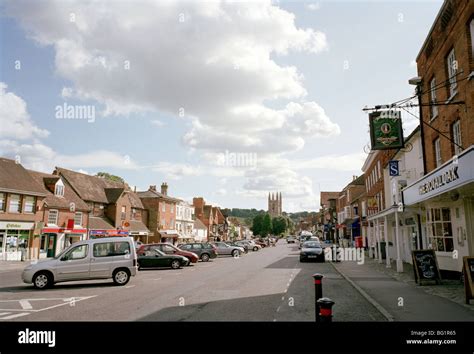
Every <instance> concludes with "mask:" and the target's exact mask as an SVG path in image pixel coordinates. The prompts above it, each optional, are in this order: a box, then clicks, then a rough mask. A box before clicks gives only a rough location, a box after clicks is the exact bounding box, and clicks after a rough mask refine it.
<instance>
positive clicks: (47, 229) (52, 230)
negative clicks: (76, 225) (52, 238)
mask: <svg viewBox="0 0 474 354" xmlns="http://www.w3.org/2000/svg"><path fill="white" fill-rule="evenodd" d="M41 232H42V233H44V234H47V233H55V234H62V233H65V234H86V233H87V229H67V228H63V227H44V228H43V229H42V230H41Z"/></svg>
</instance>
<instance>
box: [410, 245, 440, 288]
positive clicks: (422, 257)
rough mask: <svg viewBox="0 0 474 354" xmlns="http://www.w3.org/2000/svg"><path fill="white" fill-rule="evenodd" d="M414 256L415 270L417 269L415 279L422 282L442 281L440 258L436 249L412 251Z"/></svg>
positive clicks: (437, 282)
mask: <svg viewBox="0 0 474 354" xmlns="http://www.w3.org/2000/svg"><path fill="white" fill-rule="evenodd" d="M411 255H412V258H413V270H414V271H415V281H416V282H417V283H419V284H420V285H423V284H422V281H435V282H436V284H439V283H440V282H441V274H440V272H439V266H438V260H437V259H436V253H435V251H434V250H417V251H412V252H411Z"/></svg>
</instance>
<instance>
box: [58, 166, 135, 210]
mask: <svg viewBox="0 0 474 354" xmlns="http://www.w3.org/2000/svg"><path fill="white" fill-rule="evenodd" d="M55 172H56V173H58V174H60V175H61V176H63V177H64V178H65V179H66V180H67V181H68V182H69V184H71V186H72V187H73V188H74V190H75V191H76V192H77V194H78V195H79V197H81V198H82V199H83V200H85V201H93V202H96V203H105V204H107V203H109V200H108V198H107V194H106V192H105V189H107V188H113V189H115V188H122V189H125V188H127V186H126V185H125V184H124V183H121V182H115V181H110V180H108V179H105V178H100V177H97V176H90V175H87V174H84V173H79V172H75V171H71V170H67V169H64V168H60V167H56V171H55Z"/></svg>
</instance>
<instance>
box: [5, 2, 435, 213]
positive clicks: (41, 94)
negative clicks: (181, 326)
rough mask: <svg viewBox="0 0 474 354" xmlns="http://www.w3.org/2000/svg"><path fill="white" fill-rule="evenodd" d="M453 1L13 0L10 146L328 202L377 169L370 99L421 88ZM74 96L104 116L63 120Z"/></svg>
mask: <svg viewBox="0 0 474 354" xmlns="http://www.w3.org/2000/svg"><path fill="white" fill-rule="evenodd" d="M441 3H442V2H441V1H396V2H395V1H393V2H389V1H313V2H303V1H280V2H275V1H274V2H259V3H258V4H257V5H256V4H255V3H251V2H248V3H247V2H235V3H227V4H219V3H217V2H204V1H202V2H198V3H195V2H194V3H192V2H179V3H175V4H174V5H168V4H165V3H164V2H160V1H158V2H157V4H156V5H155V4H152V3H151V2H139V3H138V4H139V5H137V3H136V2H126V1H121V2H113V1H110V2H107V5H106V6H102V5H100V2H99V3H96V4H95V5H94V6H92V5H90V4H89V2H87V1H77V2H75V1H70V2H62V3H60V2H56V1H44V0H40V1H37V2H22V1H15V2H8V1H7V2H5V3H4V6H3V8H2V14H3V15H2V17H1V18H0V21H1V25H0V26H1V27H0V30H1V43H2V44H1V62H0V65H1V67H0V70H1V71H0V82H1V83H2V96H1V100H2V101H1V103H2V112H1V113H0V114H1V117H0V120H1V121H2V122H1V123H2V124H1V127H0V155H2V156H7V157H14V156H20V158H21V161H22V163H23V164H24V165H25V166H26V167H29V168H33V169H39V170H43V171H47V172H51V171H52V168H54V166H61V167H66V168H71V169H75V170H78V171H84V172H87V173H90V174H94V173H96V172H97V171H107V172H110V173H114V174H117V175H120V176H122V177H123V178H125V180H126V181H127V182H128V183H129V184H130V185H132V186H137V188H138V189H144V188H147V187H148V185H150V184H156V185H159V184H161V182H163V181H167V182H168V185H169V192H170V193H171V194H173V195H175V196H179V197H182V198H186V199H191V198H192V197H193V196H203V197H204V198H205V199H206V200H208V201H209V202H213V203H217V204H219V205H221V206H223V207H241V208H251V207H255V208H265V207H266V194H267V193H268V192H269V191H276V190H277V189H278V190H280V191H282V193H283V197H284V205H283V207H284V210H286V211H299V210H315V209H317V208H318V205H319V191H320V190H340V189H342V188H343V187H344V186H345V185H346V184H347V183H348V182H349V181H350V179H351V176H352V175H357V174H360V173H361V171H360V167H362V163H363V161H364V158H365V154H364V152H363V147H364V145H366V144H367V143H368V142H369V136H368V133H367V130H368V119H367V115H366V114H365V113H364V112H362V108H363V107H364V106H365V105H368V106H372V105H375V104H383V103H390V102H393V101H396V100H399V99H401V98H404V97H408V96H410V95H412V93H413V88H412V87H410V85H408V82H407V81H408V79H409V78H411V77H413V76H415V75H416V67H415V65H414V64H413V61H414V60H415V58H416V55H417V54H418V51H419V50H420V48H421V45H422V43H423V41H424V39H425V37H426V36H427V34H428V31H429V29H430V27H431V24H432V22H433V21H434V18H435V16H436V14H437V11H438V10H439V8H440V6H441ZM153 11H157V12H156V14H153ZM71 14H73V15H74V16H75V17H74V21H71V18H70V16H71ZM180 16H181V17H180ZM181 21H182V22H181ZM17 60H19V61H20V62H21V69H20V70H17V69H16V68H15V64H17V62H16V61H17ZM126 60H128V61H129V63H130V67H131V69H130V70H127V71H124V70H123V68H121V65H122V64H123V62H124V61H126ZM236 63H237V64H236ZM289 68H292V69H289ZM64 88H66V89H65V90H64ZM65 102H66V103H67V104H69V105H90V106H93V107H94V109H95V113H96V115H95V119H94V121H93V122H87V120H84V119H57V118H56V116H55V112H56V107H57V106H58V105H59V106H62V105H63V104H64V103H65ZM180 108H183V109H184V114H183V116H182V117H180V114H179V109H180ZM76 118H77V117H76ZM405 123H406V124H405V125H406V130H407V132H406V133H409V132H410V129H412V128H414V127H415V125H416V121H414V119H413V118H410V117H409V116H408V117H406V122H405ZM226 152H230V153H241V154H244V153H245V154H255V155H256V156H257V164H256V165H251V166H235V165H232V164H230V165H229V163H228V162H222V160H219V159H222V157H223V156H224V154H225V153H226ZM216 160H217V161H218V163H216Z"/></svg>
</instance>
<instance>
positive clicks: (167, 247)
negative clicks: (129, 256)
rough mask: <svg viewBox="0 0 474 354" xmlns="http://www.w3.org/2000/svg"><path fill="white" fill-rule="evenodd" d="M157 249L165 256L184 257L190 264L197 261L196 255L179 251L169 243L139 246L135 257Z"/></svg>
mask: <svg viewBox="0 0 474 354" xmlns="http://www.w3.org/2000/svg"><path fill="white" fill-rule="evenodd" d="M151 249H157V250H160V251H161V252H163V253H165V254H175V255H178V256H183V257H186V258H187V259H189V260H190V264H191V263H196V262H197V261H198V260H199V256H198V255H197V254H196V253H193V252H189V251H185V250H182V249H179V248H178V247H176V246H174V245H172V244H171V243H150V244H147V245H141V246H140V248H139V249H138V250H137V255H140V254H142V253H145V251H148V250H151Z"/></svg>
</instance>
